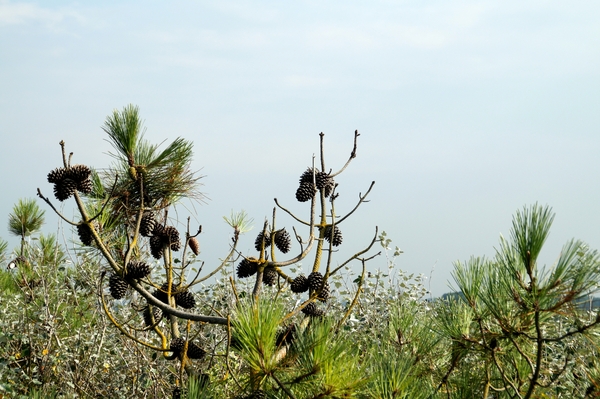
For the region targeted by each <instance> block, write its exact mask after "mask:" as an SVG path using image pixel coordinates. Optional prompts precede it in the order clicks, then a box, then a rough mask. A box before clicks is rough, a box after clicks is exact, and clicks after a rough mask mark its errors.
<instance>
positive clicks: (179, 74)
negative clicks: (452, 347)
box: [0, 0, 600, 296]
mask: <svg viewBox="0 0 600 399" xmlns="http://www.w3.org/2000/svg"><path fill="white" fill-rule="evenodd" d="M598 21H600V3H598V2H592V1H580V2H564V1H536V0H533V1H527V2H523V1H514V0H507V1H503V2H492V1H468V0H465V1H455V0H445V1H428V2H423V1H376V0H373V1H369V2H363V1H326V2H324V1H295V2H276V1H253V2H247V1H229V0H219V1H171V2H159V1H126V0H125V1H37V2H35V1H6V0H0V137H1V138H2V150H3V151H2V157H0V170H1V171H2V173H1V174H0V183H1V184H2V187H3V195H2V196H1V197H0V218H2V216H1V215H5V216H4V217H5V220H6V224H5V226H7V223H8V214H9V213H10V212H11V210H12V207H13V205H14V204H15V203H16V202H17V201H18V200H19V199H20V198H35V194H36V190H37V188H38V187H39V188H40V189H41V190H42V192H43V193H44V194H45V195H46V196H51V194H52V186H51V185H50V184H49V183H47V181H46V175H47V173H48V172H49V171H50V170H52V169H54V168H56V167H58V166H61V154H60V146H59V144H58V143H59V142H60V141H61V140H64V141H65V143H66V148H67V151H69V152H71V151H72V152H74V155H73V161H74V162H75V163H84V164H87V165H90V166H92V167H94V168H98V169H101V168H106V167H107V166H109V165H110V163H111V162H112V159H111V158H110V156H109V155H107V153H108V152H109V151H110V150H111V147H110V144H109V143H108V142H107V141H106V134H105V133H104V132H103V131H102V129H101V126H102V125H103V124H104V121H105V119H106V117H107V116H108V115H109V114H111V113H112V111H113V110H114V109H122V108H123V107H124V106H126V105H127V104H135V105H137V106H139V108H140V112H141V115H142V118H143V119H144V124H145V127H146V129H147V130H146V135H145V137H146V138H147V139H148V140H150V141H152V142H154V143H162V142H165V145H166V144H167V143H169V142H171V141H172V140H174V139H175V138H177V137H182V138H185V139H187V140H190V141H193V142H194V151H195V157H194V162H193V165H192V166H193V169H194V170H197V171H198V173H199V174H201V175H204V176H205V177H203V178H202V179H201V181H202V183H203V184H204V185H203V187H202V191H203V192H204V193H205V194H206V196H207V198H208V199H207V200H206V202H205V203H204V204H197V203H196V204H194V203H185V202H184V203H183V204H182V205H180V206H179V207H178V208H177V213H176V214H177V215H178V216H179V217H180V221H181V223H183V224H184V223H185V218H186V217H187V214H188V213H189V212H191V213H192V214H193V218H192V224H194V223H196V224H201V225H202V227H203V233H202V235H201V236H200V237H199V239H200V244H201V247H202V248H203V253H202V257H203V259H204V260H205V261H206V265H207V266H205V267H211V266H214V265H216V264H218V259H219V258H221V257H223V256H224V255H225V253H226V251H227V248H228V245H229V242H230V237H231V231H230V229H229V227H228V226H227V225H226V224H225V222H224V221H223V218H222V217H223V216H225V215H229V214H230V212H231V211H240V210H245V211H246V212H247V213H248V214H249V215H250V216H251V217H252V218H254V226H255V229H254V230H253V231H251V232H250V233H248V234H246V235H244V236H243V237H242V241H241V243H240V249H241V250H242V252H243V253H244V254H247V255H251V254H253V250H252V247H253V243H254V238H255V235H256V232H257V230H258V229H259V228H260V227H261V226H262V224H263V221H264V220H265V218H268V217H270V216H271V214H272V212H273V207H274V201H273V198H278V200H279V201H280V202H281V203H282V205H284V206H286V207H288V208H289V209H291V210H293V211H295V212H297V213H299V214H301V215H306V214H307V211H308V206H307V204H300V203H298V202H297V201H296V200H295V197H294V193H295V190H296V187H297V183H298V178H299V176H300V174H301V173H302V172H303V171H304V170H305V169H306V167H307V166H309V165H310V164H311V162H312V157H313V154H318V152H319V133H320V132H323V133H324V134H325V137H324V141H325V154H326V162H327V167H328V168H331V169H333V170H337V169H339V168H340V167H341V166H342V165H343V164H344V162H345V161H346V160H347V158H348V156H349V155H350V151H351V149H352V140H353V134H354V131H355V130H358V131H359V133H360V136H359V138H358V152H357V157H356V158H355V159H354V160H353V162H352V163H351V164H350V166H349V167H348V169H347V170H346V171H345V172H344V173H343V174H342V175H340V176H339V177H338V178H337V179H336V181H337V182H338V183H339V188H338V191H339V193H340V197H339V199H338V200H337V202H336V211H337V213H339V214H344V213H345V212H348V211H349V210H350V209H352V207H353V206H354V204H355V203H356V201H357V199H358V196H359V194H360V193H364V192H365V191H366V190H367V189H368V187H369V184H370V183H371V181H375V182H376V183H375V186H374V188H373V191H372V192H371V194H370V196H369V198H368V199H369V200H370V201H369V202H368V203H365V204H363V205H362V206H361V207H360V208H359V209H358V210H357V211H356V212H355V214H353V216H352V217H351V218H349V219H348V220H347V221H346V222H344V223H343V224H342V225H340V226H339V227H340V229H341V230H342V232H343V234H344V242H343V244H342V246H340V250H339V252H338V253H336V254H335V257H334V260H333V262H334V263H335V264H337V263H341V262H343V261H344V260H345V258H346V257H347V256H350V254H353V253H355V252H357V251H358V250H360V249H362V248H363V247H365V246H366V245H367V244H368V243H369V242H370V240H371V239H372V237H373V235H374V232H375V228H376V227H377V228H379V231H385V232H386V233H387V236H388V237H389V238H391V239H392V243H391V245H392V247H394V246H398V247H399V248H400V249H401V250H402V251H404V253H403V254H402V255H401V256H399V257H398V258H397V259H396V265H397V267H399V268H400V269H402V270H404V271H406V272H407V273H415V274H420V273H422V274H424V275H425V276H427V278H428V281H427V282H426V284H427V287H428V289H430V291H431V292H432V295H434V296H437V295H441V294H442V293H444V292H447V291H449V290H450V288H449V284H450V283H451V281H452V278H451V271H452V268H453V262H455V261H457V260H461V261H464V260H467V259H468V258H469V257H470V256H472V255H475V256H493V254H494V252H495V250H494V247H497V245H498V239H499V236H500V234H503V235H504V236H508V235H509V233H510V227H511V219H512V215H513V214H514V213H515V212H516V211H517V210H519V209H522V208H523V207H524V206H529V205H531V204H534V203H536V202H537V203H540V204H542V205H549V206H551V207H552V208H553V210H554V211H555V212H556V218H555V221H554V225H553V228H552V230H551V234H550V237H549V239H548V241H547V244H546V247H545V250H544V252H543V253H542V259H541V261H542V263H544V264H547V265H548V266H550V265H551V264H552V263H553V262H554V260H555V259H556V257H557V256H558V255H559V253H560V249H561V247H562V245H563V244H565V243H566V242H567V241H568V240H570V239H571V238H577V239H581V240H583V241H585V242H587V243H588V244H589V245H590V247H592V248H596V249H600V209H599V207H600V185H599V183H600V157H599V154H600V95H599V94H600V24H598ZM55 202H57V201H55ZM40 206H41V207H42V208H44V209H46V210H47V212H46V216H47V224H46V227H45V230H44V231H46V232H58V233H59V236H60V237H61V239H62V240H63V241H64V242H65V243H66V244H67V245H71V244H70V239H71V237H72V234H73V233H72V232H71V231H70V230H69V229H68V227H67V226H65V225H64V224H60V223H59V222H58V219H57V218H56V217H55V216H53V215H52V214H51V213H52V211H51V209H50V208H49V207H48V206H47V205H46V204H44V203H42V202H40ZM61 206H62V208H61V209H62V210H63V212H65V214H66V215H69V216H73V218H75V216H74V211H73V204H72V203H64V204H62V205H61ZM277 224H278V226H279V227H284V226H285V227H286V228H287V229H288V230H291V228H292V226H295V224H294V221H293V220H292V219H291V218H289V217H286V216H285V214H284V213H283V212H281V211H279V212H278V214H277ZM297 227H298V228H300V226H297ZM301 235H302V233H301ZM304 235H306V234H304ZM0 237H3V238H4V239H5V240H9V242H10V243H11V245H15V244H16V242H17V241H16V240H15V238H13V237H10V236H9V233H8V229H7V228H6V229H4V230H1V229H0ZM296 249H297V247H296ZM309 264H310V261H305V262H304V263H303V267H304V269H308V267H309ZM355 267H358V265H357V264H355ZM385 267H386V259H385V257H384V256H380V257H379V258H375V259H374V260H373V261H371V262H370V263H369V264H368V268H369V269H370V270H372V271H374V270H376V269H385Z"/></svg>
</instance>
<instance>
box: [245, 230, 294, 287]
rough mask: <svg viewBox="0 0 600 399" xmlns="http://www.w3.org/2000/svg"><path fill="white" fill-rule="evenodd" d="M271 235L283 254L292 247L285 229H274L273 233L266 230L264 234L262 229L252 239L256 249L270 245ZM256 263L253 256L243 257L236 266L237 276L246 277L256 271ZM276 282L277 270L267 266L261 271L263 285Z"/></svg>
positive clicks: (259, 249)
mask: <svg viewBox="0 0 600 399" xmlns="http://www.w3.org/2000/svg"><path fill="white" fill-rule="evenodd" d="M271 237H273V242H274V243H275V247H277V249H278V250H280V251H281V252H283V253H284V254H286V253H288V252H289V251H290V249H291V248H292V240H291V239H290V234H289V233H288V232H287V231H286V230H285V228H283V229H280V230H277V231H275V232H274V233H272V232H270V231H267V234H264V233H263V232H262V231H261V232H260V233H258V236H257V237H256V240H255V241H254V248H255V249H256V250H257V251H259V252H260V251H261V250H262V249H263V247H264V249H265V250H266V249H267V248H269V247H270V246H271ZM257 267H258V263H257V262H256V259H255V258H244V259H242V261H241V262H240V263H239V264H238V266H237V276H238V278H247V277H250V276H253V275H254V274H256V272H257ZM276 282H277V271H276V270H275V269H274V268H273V267H267V268H265V270H264V271H263V283H264V284H265V285H270V286H272V285H275V283H276Z"/></svg>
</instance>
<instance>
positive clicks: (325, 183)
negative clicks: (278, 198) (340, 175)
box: [296, 168, 335, 202]
mask: <svg viewBox="0 0 600 399" xmlns="http://www.w3.org/2000/svg"><path fill="white" fill-rule="evenodd" d="M313 175H314V182H313ZM334 187H335V181H334V180H333V177H331V175H330V174H329V173H325V172H321V171H318V170H314V169H313V168H308V169H307V170H306V171H305V172H304V173H302V175H301V176H300V186H299V187H298V189H297V190H296V199H297V200H298V201H300V202H306V201H310V200H311V199H312V198H313V197H314V196H315V194H316V193H317V191H318V190H320V191H322V192H323V194H324V195H325V197H329V196H330V195H331V193H332V192H333V189H334Z"/></svg>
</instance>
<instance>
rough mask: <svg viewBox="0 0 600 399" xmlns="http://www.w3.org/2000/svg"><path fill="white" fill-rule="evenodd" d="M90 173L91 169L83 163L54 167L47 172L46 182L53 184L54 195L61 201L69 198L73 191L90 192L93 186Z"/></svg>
mask: <svg viewBox="0 0 600 399" xmlns="http://www.w3.org/2000/svg"><path fill="white" fill-rule="evenodd" d="M91 174H92V171H91V170H90V168H89V167H87V166H85V165H73V166H69V167H67V168H64V167H63V168H56V169H54V170H53V171H52V172H50V173H48V183H53V184H54V196H55V197H56V199H57V200H59V201H61V202H62V201H64V200H66V199H68V198H70V197H71V196H72V195H73V194H74V193H75V191H79V192H82V193H84V194H89V193H91V192H92V188H93V184H92V179H91V178H90V176H91Z"/></svg>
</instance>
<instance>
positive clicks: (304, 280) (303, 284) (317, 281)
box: [290, 272, 331, 317]
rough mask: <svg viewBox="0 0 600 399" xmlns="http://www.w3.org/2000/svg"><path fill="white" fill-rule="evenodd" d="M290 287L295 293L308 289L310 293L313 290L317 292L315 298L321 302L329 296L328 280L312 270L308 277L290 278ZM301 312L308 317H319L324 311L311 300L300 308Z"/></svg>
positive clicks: (325, 300)
mask: <svg viewBox="0 0 600 399" xmlns="http://www.w3.org/2000/svg"><path fill="white" fill-rule="evenodd" d="M290 289H291V290H292V292H295V293H297V294H300V293H303V292H306V291H309V293H310V294H311V295H312V293H313V292H317V299H318V300H319V301H321V302H327V300H328V299H329V298H330V296H331V289H330V286H329V282H328V281H326V280H325V279H324V278H323V275H322V274H321V273H319V272H313V273H311V274H309V275H308V277H305V276H303V275H300V276H297V277H296V278H295V279H293V280H292V283H291V284H290ZM302 313H304V314H305V315H307V316H310V317H321V316H323V315H324V314H325V311H324V310H322V309H320V308H319V306H318V305H317V304H316V303H315V302H311V303H309V304H308V305H306V306H305V307H304V308H303V309H302Z"/></svg>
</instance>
